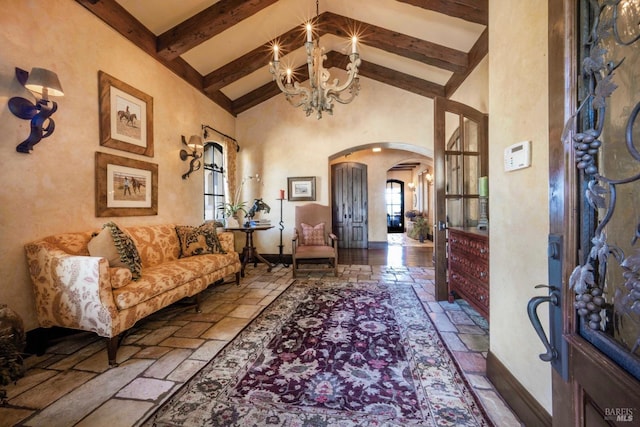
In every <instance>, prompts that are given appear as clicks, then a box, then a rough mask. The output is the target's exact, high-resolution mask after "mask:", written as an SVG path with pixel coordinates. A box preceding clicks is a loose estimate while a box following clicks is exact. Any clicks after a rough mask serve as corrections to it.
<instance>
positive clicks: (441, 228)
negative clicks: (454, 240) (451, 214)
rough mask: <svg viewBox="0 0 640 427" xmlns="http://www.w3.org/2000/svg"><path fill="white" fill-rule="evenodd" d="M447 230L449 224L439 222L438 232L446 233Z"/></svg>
mask: <svg viewBox="0 0 640 427" xmlns="http://www.w3.org/2000/svg"><path fill="white" fill-rule="evenodd" d="M446 229H447V223H446V222H444V221H438V231H444V230H446Z"/></svg>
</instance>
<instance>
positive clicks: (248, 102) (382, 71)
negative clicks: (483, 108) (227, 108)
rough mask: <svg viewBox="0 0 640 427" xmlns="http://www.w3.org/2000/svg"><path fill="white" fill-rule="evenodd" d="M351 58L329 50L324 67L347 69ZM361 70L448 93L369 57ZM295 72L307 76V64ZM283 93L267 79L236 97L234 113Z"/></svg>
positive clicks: (425, 91) (420, 91)
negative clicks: (377, 63)
mask: <svg viewBox="0 0 640 427" xmlns="http://www.w3.org/2000/svg"><path fill="white" fill-rule="evenodd" d="M348 62H349V58H348V56H347V55H343V54H341V53H340V52H336V51H330V52H328V53H327V61H326V62H325V67H326V68H327V69H329V68H331V67H336V68H342V69H344V68H345V67H346V65H347V63H348ZM358 74H360V75H362V76H363V77H367V78H370V79H372V80H376V81H379V82H381V83H385V84H388V85H391V86H395V87H398V88H400V89H404V90H406V91H409V92H411V93H415V94H417V95H422V96H425V97H428V98H434V97H436V96H444V93H445V89H444V87H443V86H441V85H437V84H435V83H432V82H429V81H427V80H423V79H420V78H418V77H414V76H411V75H409V74H405V73H401V72H399V71H395V70H392V69H389V68H385V67H382V66H380V65H376V64H373V63H371V62H367V61H362V62H361V64H360V68H359V72H358ZM294 75H296V76H305V78H306V76H308V74H307V65H306V64H304V65H302V66H300V67H298V68H296V70H295V71H294ZM303 82H304V81H301V83H303ZM281 93H282V92H281V91H280V89H279V88H278V86H277V85H276V83H275V82H269V83H266V84H264V85H262V86H260V87H259V88H257V89H255V90H253V91H251V92H249V93H247V94H246V95H243V96H241V97H240V98H238V99H236V100H235V101H233V103H232V104H233V111H234V112H235V114H240V113H242V112H243V111H246V110H248V109H249V108H252V107H255V106H256V105H258V104H260V103H262V102H264V101H266V100H268V99H270V98H272V97H274V96H277V95H280V94H281Z"/></svg>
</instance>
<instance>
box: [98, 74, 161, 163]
mask: <svg viewBox="0 0 640 427" xmlns="http://www.w3.org/2000/svg"><path fill="white" fill-rule="evenodd" d="M98 91H99V96H100V145H103V146H105V147H110V148H117V149H118V150H123V151H128V152H130V153H135V154H143V155H145V156H149V157H153V98H152V97H151V96H149V95H147V94H146V93H143V92H141V91H139V90H138V89H136V88H134V87H132V86H129V85H128V84H126V83H124V82H122V81H120V80H118V79H116V78H115V77H113V76H110V75H109V74H107V73H105V72H104V71H98Z"/></svg>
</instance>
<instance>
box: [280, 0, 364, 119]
mask: <svg viewBox="0 0 640 427" xmlns="http://www.w3.org/2000/svg"><path fill="white" fill-rule="evenodd" d="M317 13H318V3H317V2H316V14H317ZM306 31H307V41H306V42H305V44H304V46H305V48H306V50H307V66H308V69H309V82H310V85H311V87H306V86H301V85H300V83H299V82H297V81H293V77H292V73H293V72H292V70H291V68H287V69H284V68H282V67H281V66H280V51H279V47H278V45H277V44H275V45H274V46H273V61H272V62H270V63H269V72H270V73H271V74H273V78H274V80H275V81H276V83H277V84H278V87H279V88H280V90H281V91H282V92H283V93H284V94H285V97H286V99H287V101H289V103H290V104H291V105H293V106H294V107H300V106H301V107H302V108H303V109H304V111H305V113H306V114H307V116H310V115H311V113H312V112H313V111H316V118H318V119H321V118H322V112H323V111H326V112H328V113H329V114H333V103H334V101H337V102H339V103H341V104H348V103H350V102H351V101H353V99H354V98H355V97H356V95H358V92H359V91H360V81H359V78H358V66H359V65H360V55H359V54H358V39H357V37H355V36H353V37H352V38H351V54H350V55H349V59H350V63H349V64H347V69H346V71H347V81H346V82H345V83H344V84H342V85H340V81H339V80H338V79H333V81H331V82H329V79H330V77H331V75H330V73H329V70H327V69H326V68H324V66H323V63H324V60H325V59H327V55H326V54H325V53H324V47H320V46H319V41H318V40H313V31H312V27H311V23H308V24H307V25H306ZM345 92H346V96H345V97H344V98H342V97H341V95H342V93H345Z"/></svg>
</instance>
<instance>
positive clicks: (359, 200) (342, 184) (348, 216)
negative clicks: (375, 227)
mask: <svg viewBox="0 0 640 427" xmlns="http://www.w3.org/2000/svg"><path fill="white" fill-rule="evenodd" d="M331 194H332V206H333V230H334V232H335V233H336V235H337V236H338V247H340V248H367V246H368V245H369V240H368V239H369V238H368V228H367V227H368V212H367V165H365V164H361V163H355V162H347V163H338V164H335V165H332V166H331Z"/></svg>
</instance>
